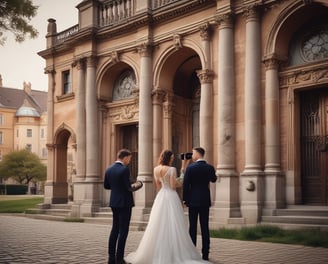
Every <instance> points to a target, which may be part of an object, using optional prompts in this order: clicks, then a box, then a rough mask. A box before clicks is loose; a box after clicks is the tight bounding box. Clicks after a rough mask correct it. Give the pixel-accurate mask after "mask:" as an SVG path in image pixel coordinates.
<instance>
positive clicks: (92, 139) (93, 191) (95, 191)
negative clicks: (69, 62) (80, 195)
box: [81, 56, 103, 216]
mask: <svg viewBox="0 0 328 264" xmlns="http://www.w3.org/2000/svg"><path fill="white" fill-rule="evenodd" d="M96 63H97V62H96V57H94V56H90V57H88V58H87V68H86V109H85V110H86V177H85V189H84V201H83V205H82V207H81V213H82V215H83V216H91V215H92V213H93V212H94V211H95V208H97V207H99V206H100V194H101V193H102V190H103V186H102V181H101V180H100V177H99V167H100V161H99V153H100V151H99V124H98V121H99V119H98V104H97V90H96Z"/></svg>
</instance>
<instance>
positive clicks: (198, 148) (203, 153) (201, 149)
mask: <svg viewBox="0 0 328 264" xmlns="http://www.w3.org/2000/svg"><path fill="white" fill-rule="evenodd" d="M194 150H196V151H197V152H198V153H199V154H200V155H201V156H202V157H204V155H205V149H203V148H201V147H196V148H194Z"/></svg>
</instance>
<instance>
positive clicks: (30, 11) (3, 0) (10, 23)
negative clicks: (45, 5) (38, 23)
mask: <svg viewBox="0 0 328 264" xmlns="http://www.w3.org/2000/svg"><path fill="white" fill-rule="evenodd" d="M38 8H39V7H38V6H34V5H33V3H32V1H31V0H0V45H4V44H5V42H6V37H5V36H4V32H5V31H9V32H11V33H12V34H14V36H15V40H16V41H17V42H23V41H24V40H25V37H26V35H29V37H30V38H36V37H37V36H38V31H37V30H36V28H34V27H33V26H32V25H31V24H29V22H30V21H31V19H32V18H33V17H35V16H36V14H37V9H38Z"/></svg>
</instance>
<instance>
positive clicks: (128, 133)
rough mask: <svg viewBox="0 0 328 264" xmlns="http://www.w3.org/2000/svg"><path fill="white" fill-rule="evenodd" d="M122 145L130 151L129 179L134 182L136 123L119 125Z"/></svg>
mask: <svg viewBox="0 0 328 264" xmlns="http://www.w3.org/2000/svg"><path fill="white" fill-rule="evenodd" d="M120 130H121V135H122V146H121V147H120V148H127V149H129V150H130V151H131V152H132V158H131V162H130V164H129V168H130V172H131V181H133V182H135V181H136V179H137V176H138V127H137V125H136V124H133V125H125V126H122V127H121V129H120Z"/></svg>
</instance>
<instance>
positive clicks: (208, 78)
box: [197, 69, 214, 83]
mask: <svg viewBox="0 0 328 264" xmlns="http://www.w3.org/2000/svg"><path fill="white" fill-rule="evenodd" d="M197 76H198V78H199V80H200V82H201V83H212V82H213V76H214V72H213V71H212V70H209V69H205V70H199V71H197Z"/></svg>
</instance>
